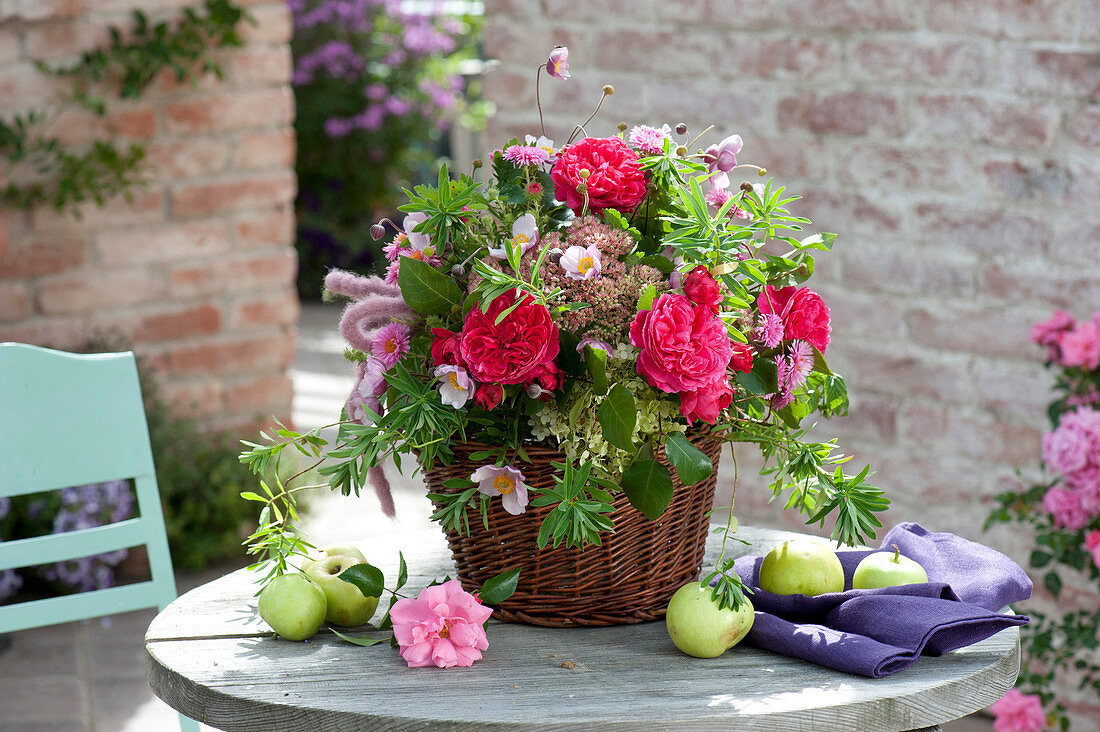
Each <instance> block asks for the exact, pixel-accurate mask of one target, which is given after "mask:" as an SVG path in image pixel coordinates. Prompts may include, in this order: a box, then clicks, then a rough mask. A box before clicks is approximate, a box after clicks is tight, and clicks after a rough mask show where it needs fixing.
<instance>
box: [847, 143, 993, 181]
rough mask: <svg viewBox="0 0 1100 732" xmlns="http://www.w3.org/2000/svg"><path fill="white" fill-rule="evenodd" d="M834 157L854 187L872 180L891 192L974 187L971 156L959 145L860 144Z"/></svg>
mask: <svg viewBox="0 0 1100 732" xmlns="http://www.w3.org/2000/svg"><path fill="white" fill-rule="evenodd" d="M834 149H836V148H834ZM834 158H835V159H836V164H837V166H838V170H837V177H838V178H839V179H840V180H841V181H842V182H844V183H847V184H848V185H849V186H852V187H855V188H858V187H859V186H861V185H863V184H865V182H867V181H873V187H874V189H875V190H892V191H918V192H923V191H927V190H938V191H959V192H964V191H969V190H971V189H972V188H973V186H974V164H973V162H972V160H971V156H970V154H969V153H968V152H967V151H965V150H959V149H957V148H946V149H944V148H939V147H932V148H930V147H927V146H923V147H917V148H901V147H893V146H883V145H862V144H860V145H854V146H853V147H852V148H851V150H850V151H847V152H846V151H843V150H840V152H839V154H837V155H835V156H834Z"/></svg>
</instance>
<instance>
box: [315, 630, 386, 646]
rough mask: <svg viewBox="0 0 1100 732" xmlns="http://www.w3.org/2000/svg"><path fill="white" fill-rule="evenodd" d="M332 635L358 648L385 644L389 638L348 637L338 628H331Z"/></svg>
mask: <svg viewBox="0 0 1100 732" xmlns="http://www.w3.org/2000/svg"><path fill="white" fill-rule="evenodd" d="M329 630H331V631H332V634H333V635H335V636H336V637H337V638H340V639H342V640H346V641H347V642H348V643H354V644H355V645H357V646H376V645H378V644H379V643H385V642H386V641H387V640H389V639H388V638H368V637H367V636H365V635H347V634H345V633H341V632H340V631H338V630H336V628H329Z"/></svg>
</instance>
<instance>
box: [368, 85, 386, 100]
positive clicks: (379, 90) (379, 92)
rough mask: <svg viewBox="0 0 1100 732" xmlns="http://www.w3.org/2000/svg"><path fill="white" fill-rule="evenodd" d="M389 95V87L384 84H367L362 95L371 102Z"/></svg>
mask: <svg viewBox="0 0 1100 732" xmlns="http://www.w3.org/2000/svg"><path fill="white" fill-rule="evenodd" d="M389 95H390V88H389V87H388V86H386V85H385V84H368V85H367V87H366V88H365V89H364V90H363V96H365V97H366V98H367V99H369V100H371V101H372V102H380V101H382V100H383V99H385V98H386V97H388V96H389Z"/></svg>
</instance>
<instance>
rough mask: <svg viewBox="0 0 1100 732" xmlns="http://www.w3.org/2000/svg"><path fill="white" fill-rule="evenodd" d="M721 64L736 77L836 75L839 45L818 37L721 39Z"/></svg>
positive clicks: (839, 56)
mask: <svg viewBox="0 0 1100 732" xmlns="http://www.w3.org/2000/svg"><path fill="white" fill-rule="evenodd" d="M722 46H723V47H721V48H720V49H719V52H720V53H722V54H723V55H724V56H726V57H727V58H726V62H725V64H724V66H727V67H728V69H729V71H730V72H731V73H733V74H735V75H736V76H737V77H738V78H741V77H743V76H750V77H761V78H766V79H812V78H817V77H823V76H835V75H836V74H835V72H836V71H837V69H838V68H839V67H840V58H841V54H840V46H839V44H838V43H837V42H836V41H829V40H822V39H818V38H759V39H756V38H754V39H753V40H752V42H751V43H739V42H737V41H734V42H732V43H731V42H729V41H722Z"/></svg>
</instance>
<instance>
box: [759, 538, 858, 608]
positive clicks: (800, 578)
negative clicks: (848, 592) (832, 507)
mask: <svg viewBox="0 0 1100 732" xmlns="http://www.w3.org/2000/svg"><path fill="white" fill-rule="evenodd" d="M760 587H762V588H763V589H765V590H767V591H768V592H774V593H775V594H777V595H797V594H802V595H820V594H822V593H824V592H843V591H844V568H843V567H842V566H840V559H839V558H837V555H836V553H835V552H834V551H833V550H832V549H830V548H829V547H828V546H826V545H825V544H822V543H821V542H817V541H806V540H803V539H791V540H790V541H785V542H783V543H782V544H780V545H779V546H777V547H775V548H774V549H772V550H771V551H770V552H768V554H767V556H765V557H764V561H763V562H761V564H760Z"/></svg>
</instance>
